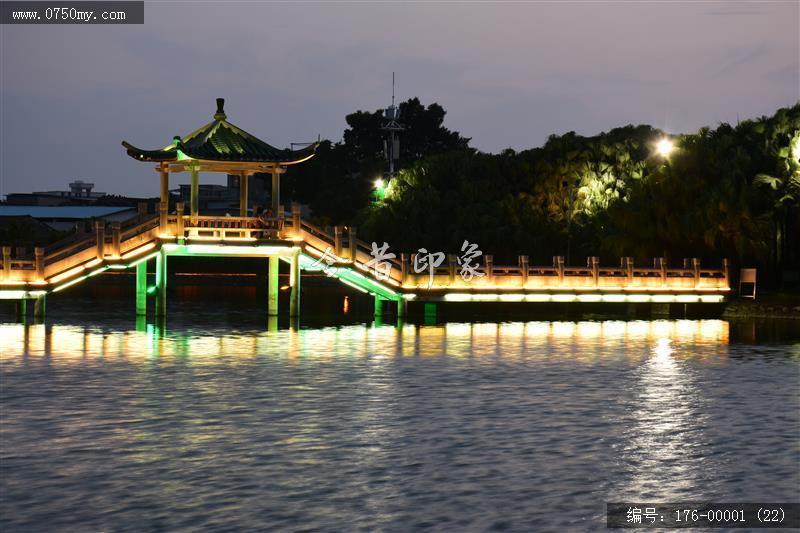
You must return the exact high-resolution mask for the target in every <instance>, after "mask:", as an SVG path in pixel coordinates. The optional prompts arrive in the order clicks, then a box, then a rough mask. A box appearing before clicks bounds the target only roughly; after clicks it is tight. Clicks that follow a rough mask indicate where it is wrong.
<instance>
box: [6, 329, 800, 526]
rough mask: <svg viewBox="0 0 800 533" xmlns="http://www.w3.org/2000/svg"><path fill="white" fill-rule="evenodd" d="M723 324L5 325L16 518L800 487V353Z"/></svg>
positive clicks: (248, 520) (583, 501)
mask: <svg viewBox="0 0 800 533" xmlns="http://www.w3.org/2000/svg"><path fill="white" fill-rule="evenodd" d="M730 335H731V330H730V325H729V323H728V322H725V321H719V320H677V321H667V320H662V321H632V322H625V321H612V320H609V321H580V322H566V321H559V322H546V321H537V322H510V323H447V324H441V325H436V326H417V325H413V324H406V325H402V326H400V327H394V326H382V327H372V326H368V325H353V326H340V327H325V328H318V329H299V330H298V329H291V328H290V329H281V330H277V331H267V332H264V331H250V330H246V329H242V330H238V329H233V328H230V327H216V326H211V325H210V324H208V323H207V324H205V325H203V324H195V325H194V326H191V327H185V326H180V325H179V326H177V327H173V328H170V327H158V326H156V325H153V324H146V325H141V327H140V328H139V329H137V328H132V329H127V328H126V327H116V328H115V327H98V326H94V325H89V323H88V322H87V325H67V324H53V325H47V326H45V325H29V326H25V325H21V324H0V370H1V371H2V374H0V377H1V378H2V381H0V385H2V388H0V395H1V396H2V406H3V409H2V413H0V414H1V416H2V418H1V420H2V426H0V432H1V433H2V435H0V436H1V437H2V438H1V439H0V487H2V499H1V500H0V521H1V522H0V526H2V527H3V529H4V530H14V529H33V530H42V529H47V530H76V529H80V530H126V529H128V530H142V529H145V530H146V529H166V530H180V529H198V528H209V529H214V528H228V529H288V530H293V529H321V530H353V529H365V530H376V529H377V530H380V529H385V530H408V529H413V528H420V529H434V530H459V531H473V530H487V529H492V528H495V529H508V530H513V531H533V530H536V531H545V530H552V531H566V530H586V529H604V526H605V522H604V514H603V513H604V509H605V502H606V501H614V500H617V501H619V500H626V499H627V500H639V501H642V500H652V501H681V500H684V501H686V500H697V499H701V500H716V501H747V500H773V501H793V500H797V499H798V498H800V488H798V487H800V473H799V472H798V471H799V468H798V467H799V466H800V456H799V455H798V442H800V387H799V386H798V385H800V350H799V349H798V346H797V345H796V344H791V343H783V344H781V343H777V344H771V345H742V344H738V343H736V342H732V341H731V339H730Z"/></svg>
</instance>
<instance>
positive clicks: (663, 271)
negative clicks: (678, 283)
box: [653, 257, 667, 287]
mask: <svg viewBox="0 0 800 533" xmlns="http://www.w3.org/2000/svg"><path fill="white" fill-rule="evenodd" d="M653 268H655V269H656V270H658V274H659V276H660V277H661V286H662V287H663V286H665V285H666V284H667V263H666V261H665V260H664V258H663V257H656V258H654V259H653Z"/></svg>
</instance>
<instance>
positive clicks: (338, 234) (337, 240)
mask: <svg viewBox="0 0 800 533" xmlns="http://www.w3.org/2000/svg"><path fill="white" fill-rule="evenodd" d="M333 253H335V254H336V256H337V257H342V227H341V226H335V227H334V228H333Z"/></svg>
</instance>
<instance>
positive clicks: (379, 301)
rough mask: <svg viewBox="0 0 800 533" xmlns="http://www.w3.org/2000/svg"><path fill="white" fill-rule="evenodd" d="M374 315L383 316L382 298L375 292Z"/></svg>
mask: <svg viewBox="0 0 800 533" xmlns="http://www.w3.org/2000/svg"><path fill="white" fill-rule="evenodd" d="M375 316H376V317H380V316H383V298H381V297H380V296H378V295H377V294H376V295H375Z"/></svg>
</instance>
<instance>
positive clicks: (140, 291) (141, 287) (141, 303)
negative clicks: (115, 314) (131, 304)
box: [136, 261, 147, 316]
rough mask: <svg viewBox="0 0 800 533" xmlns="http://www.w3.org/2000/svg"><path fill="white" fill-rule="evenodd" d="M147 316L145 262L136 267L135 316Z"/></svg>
mask: <svg viewBox="0 0 800 533" xmlns="http://www.w3.org/2000/svg"><path fill="white" fill-rule="evenodd" d="M146 314H147V261H142V262H141V263H139V264H138V265H136V316H144V315H146Z"/></svg>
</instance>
